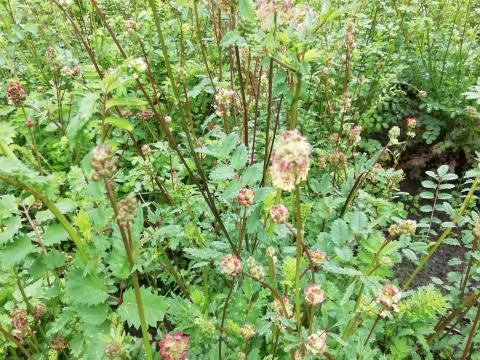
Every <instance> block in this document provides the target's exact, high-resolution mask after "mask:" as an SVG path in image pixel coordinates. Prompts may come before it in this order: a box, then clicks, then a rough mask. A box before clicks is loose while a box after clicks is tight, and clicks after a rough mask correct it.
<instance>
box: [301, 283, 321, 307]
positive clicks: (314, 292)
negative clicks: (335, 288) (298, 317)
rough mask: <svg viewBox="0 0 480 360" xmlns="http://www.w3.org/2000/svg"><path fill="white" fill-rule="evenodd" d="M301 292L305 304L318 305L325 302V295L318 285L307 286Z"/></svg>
mask: <svg viewBox="0 0 480 360" xmlns="http://www.w3.org/2000/svg"><path fill="white" fill-rule="evenodd" d="M303 292H304V294H305V300H306V302H307V303H309V304H310V305H314V306H315V305H320V304H321V303H322V302H323V301H324V300H325V293H324V292H323V290H322V288H321V287H320V285H316V284H311V285H308V286H307V287H306V288H305V290H304V291H303Z"/></svg>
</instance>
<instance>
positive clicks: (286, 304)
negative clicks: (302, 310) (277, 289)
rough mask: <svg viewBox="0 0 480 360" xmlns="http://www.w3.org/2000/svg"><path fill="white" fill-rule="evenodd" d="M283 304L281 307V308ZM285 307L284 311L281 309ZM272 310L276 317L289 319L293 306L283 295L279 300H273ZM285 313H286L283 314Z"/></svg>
mask: <svg viewBox="0 0 480 360" xmlns="http://www.w3.org/2000/svg"><path fill="white" fill-rule="evenodd" d="M282 303H283V306H282ZM284 307H285V310H284V309H283V308H284ZM273 310H274V311H275V314H276V317H280V316H285V317H287V318H291V317H292V315H293V305H292V303H291V302H290V299H289V298H288V296H286V295H283V296H282V297H281V301H280V299H277V298H275V300H273ZM285 311H286V313H285Z"/></svg>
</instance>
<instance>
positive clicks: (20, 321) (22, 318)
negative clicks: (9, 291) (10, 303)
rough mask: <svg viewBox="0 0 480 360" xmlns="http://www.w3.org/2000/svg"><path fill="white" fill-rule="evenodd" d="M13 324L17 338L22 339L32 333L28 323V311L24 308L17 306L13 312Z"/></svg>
mask: <svg viewBox="0 0 480 360" xmlns="http://www.w3.org/2000/svg"><path fill="white" fill-rule="evenodd" d="M11 324H12V328H13V334H14V335H15V337H16V338H17V339H20V340H22V339H23V338H24V337H25V336H27V335H28V334H29V333H30V326H29V324H28V318H27V312H26V311H25V310H24V309H21V308H19V307H18V306H15V308H14V309H13V311H12V314H11Z"/></svg>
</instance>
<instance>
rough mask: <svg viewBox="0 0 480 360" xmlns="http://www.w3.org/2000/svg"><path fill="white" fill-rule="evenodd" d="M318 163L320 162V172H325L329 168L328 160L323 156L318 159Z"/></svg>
mask: <svg viewBox="0 0 480 360" xmlns="http://www.w3.org/2000/svg"><path fill="white" fill-rule="evenodd" d="M317 162H318V168H319V169H320V170H323V169H325V168H326V166H327V159H325V156H323V155H320V156H319V157H318V159H317Z"/></svg>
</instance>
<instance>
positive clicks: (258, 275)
mask: <svg viewBox="0 0 480 360" xmlns="http://www.w3.org/2000/svg"><path fill="white" fill-rule="evenodd" d="M250 274H251V275H252V278H254V279H255V280H262V279H263V277H264V276H265V270H264V269H263V266H262V265H254V266H252V268H251V269H250Z"/></svg>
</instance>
